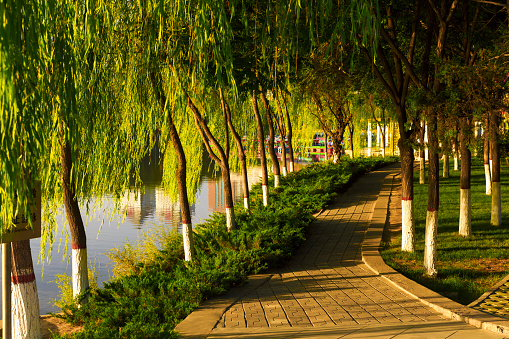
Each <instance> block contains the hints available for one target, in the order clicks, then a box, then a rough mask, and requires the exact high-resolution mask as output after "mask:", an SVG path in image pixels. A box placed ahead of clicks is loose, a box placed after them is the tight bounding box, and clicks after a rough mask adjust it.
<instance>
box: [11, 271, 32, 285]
mask: <svg viewBox="0 0 509 339" xmlns="http://www.w3.org/2000/svg"><path fill="white" fill-rule="evenodd" d="M34 280H35V274H34V273H30V274H25V275H13V276H12V277H11V282H12V283H13V284H27V283H29V282H32V281H34Z"/></svg>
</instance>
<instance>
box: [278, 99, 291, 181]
mask: <svg viewBox="0 0 509 339" xmlns="http://www.w3.org/2000/svg"><path fill="white" fill-rule="evenodd" d="M276 103H277V108H278V113H279V115H278V116H277V118H275V120H276V125H277V128H278V130H279V136H280V139H279V146H280V147H281V167H282V172H283V176H284V177H285V176H286V175H287V174H288V171H287V170H286V142H285V141H286V140H285V139H286V126H285V117H284V114H283V109H282V108H281V102H280V101H279V95H276Z"/></svg>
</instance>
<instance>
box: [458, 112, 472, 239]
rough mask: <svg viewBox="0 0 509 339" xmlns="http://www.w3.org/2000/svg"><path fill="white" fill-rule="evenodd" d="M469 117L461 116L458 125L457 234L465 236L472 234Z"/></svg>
mask: <svg viewBox="0 0 509 339" xmlns="http://www.w3.org/2000/svg"><path fill="white" fill-rule="evenodd" d="M470 127H471V126H470V119H469V118H468V117H461V127H460V152H461V173H460V219H459V234H460V235H461V236H464V237H467V236H469V235H471V234H472V216H471V210H472V204H471V194H470V173H471V156H472V155H471V153H470V150H469V149H468V145H469V131H470Z"/></svg>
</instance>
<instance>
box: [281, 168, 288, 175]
mask: <svg viewBox="0 0 509 339" xmlns="http://www.w3.org/2000/svg"><path fill="white" fill-rule="evenodd" d="M282 172H283V177H286V175H287V174H288V171H287V170H286V166H283V167H282Z"/></svg>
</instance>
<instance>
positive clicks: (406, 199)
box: [401, 197, 414, 201]
mask: <svg viewBox="0 0 509 339" xmlns="http://www.w3.org/2000/svg"><path fill="white" fill-rule="evenodd" d="M401 200H403V201H410V200H414V198H412V197H409V198H404V197H401Z"/></svg>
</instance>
